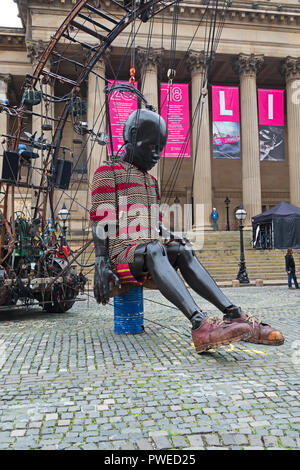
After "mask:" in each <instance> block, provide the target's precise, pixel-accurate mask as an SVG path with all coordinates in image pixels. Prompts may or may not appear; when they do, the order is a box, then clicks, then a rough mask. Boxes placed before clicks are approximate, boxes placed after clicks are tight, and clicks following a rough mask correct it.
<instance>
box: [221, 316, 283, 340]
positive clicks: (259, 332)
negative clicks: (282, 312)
mask: <svg viewBox="0 0 300 470" xmlns="http://www.w3.org/2000/svg"><path fill="white" fill-rule="evenodd" d="M224 321H225V323H228V324H229V325H233V324H239V325H242V324H246V325H250V326H252V329H253V334H252V335H251V336H250V338H248V339H245V338H244V340H243V341H248V342H249V343H256V344H267V345H269V346H280V345H281V344H283V343H284V337H283V334H282V333H281V332H280V331H278V330H276V329H275V328H272V327H271V326H270V325H268V324H267V323H262V322H261V321H259V320H257V319H256V318H255V317H254V316H253V315H249V316H248V315H246V314H245V313H242V314H241V316H240V318H229V317H227V316H226V315H224Z"/></svg>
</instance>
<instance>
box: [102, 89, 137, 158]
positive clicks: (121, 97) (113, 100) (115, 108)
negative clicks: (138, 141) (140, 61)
mask: <svg viewBox="0 0 300 470" xmlns="http://www.w3.org/2000/svg"><path fill="white" fill-rule="evenodd" d="M123 83H125V84H127V85H128V82H127V81H124V80H118V81H115V82H111V83H110V84H109V88H111V86H112V85H119V84H123ZM135 87H137V83H135ZM137 107H138V103H137V96H136V95H131V94H130V93H120V92H119V91H114V92H112V93H111V95H109V116H110V122H111V131H112V141H113V151H114V154H116V153H117V151H118V150H119V149H120V148H121V146H122V145H123V143H124V141H123V127H124V124H125V122H126V120H127V118H128V116H129V115H130V114H131V113H133V111H135V110H136V109H137ZM108 135H109V130H108ZM108 152H109V155H111V148H110V145H108Z"/></svg>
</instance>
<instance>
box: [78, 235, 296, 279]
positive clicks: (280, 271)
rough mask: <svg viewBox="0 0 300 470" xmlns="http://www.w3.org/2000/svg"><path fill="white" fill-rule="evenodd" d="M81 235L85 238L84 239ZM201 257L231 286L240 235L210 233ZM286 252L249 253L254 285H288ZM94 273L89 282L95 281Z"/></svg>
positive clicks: (215, 275) (248, 259)
mask: <svg viewBox="0 0 300 470" xmlns="http://www.w3.org/2000/svg"><path fill="white" fill-rule="evenodd" d="M72 235H73V237H72V241H71V245H72V247H73V249H74V250H75V249H78V248H81V247H82V239H83V238H82V232H80V231H78V233H74V232H73V234H72ZM80 235H81V237H80ZM244 235H245V239H246V240H248V241H249V240H250V239H251V234H250V233H249V232H245V234H244ZM196 254H197V257H198V258H199V260H200V261H201V263H202V264H203V266H204V267H205V268H206V269H207V270H208V272H209V273H210V274H211V276H212V277H213V278H214V279H215V280H216V281H217V282H226V281H228V282H231V281H232V280H233V279H236V276H237V273H238V270H239V262H240V245H239V233H238V232H210V233H208V234H205V244H204V248H203V249H202V250H199V251H197V252H196ZM285 254H286V250H254V249H253V248H248V247H247V248H246V249H245V259H246V269H247V273H248V277H249V279H250V280H251V281H254V282H255V280H256V279H263V280H270V281H276V280H282V281H284V282H285V281H286V279H287V275H286V271H285V260H284V256H285ZM89 255H90V258H89V262H92V261H93V259H94V253H93V248H92V245H91V247H89V248H88V250H87V252H86V254H85V259H87V257H89ZM299 256H300V250H295V252H294V259H295V262H296V270H297V271H296V272H297V273H298V272H299V271H298V269H299V267H300V263H299ZM92 275H93V273H90V275H89V278H90V279H92Z"/></svg>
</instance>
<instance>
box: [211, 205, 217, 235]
mask: <svg viewBox="0 0 300 470" xmlns="http://www.w3.org/2000/svg"><path fill="white" fill-rule="evenodd" d="M210 217H211V221H212V224H213V228H214V230H219V226H218V219H219V213H218V211H217V209H216V208H215V207H214V208H213V210H212V213H211V214H210Z"/></svg>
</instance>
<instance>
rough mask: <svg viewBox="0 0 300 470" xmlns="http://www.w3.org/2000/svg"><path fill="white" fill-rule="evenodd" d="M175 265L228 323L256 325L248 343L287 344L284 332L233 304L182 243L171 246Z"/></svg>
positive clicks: (172, 259)
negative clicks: (248, 314)
mask: <svg viewBox="0 0 300 470" xmlns="http://www.w3.org/2000/svg"><path fill="white" fill-rule="evenodd" d="M167 253H168V257H169V260H170V262H171V264H172V265H173V266H174V267H175V268H179V269H180V272H181V274H182V276H183V277H184V279H185V280H186V282H187V283H188V284H189V286H190V287H191V288H192V289H193V290H194V291H195V292H197V293H198V294H199V295H201V297H203V298H205V299H206V300H208V301H209V302H211V303H212V304H213V305H215V306H216V307H217V308H218V309H219V310H221V312H223V313H224V320H225V321H226V322H227V323H229V324H233V323H247V324H249V325H251V326H252V328H253V333H252V335H251V336H250V337H249V338H244V339H245V340H246V341H249V342H251V343H256V344H268V345H272V346H279V345H281V344H283V343H284V338H283V335H282V333H281V332H280V331H278V330H276V329H275V328H272V327H271V326H270V325H268V324H265V323H262V322H260V321H258V320H256V319H255V318H254V317H248V316H247V315H246V314H245V313H242V312H241V309H240V307H237V306H235V305H233V304H232V303H231V302H230V300H228V299H227V297H226V296H225V295H224V294H223V292H222V291H221V290H220V289H219V287H218V286H217V285H216V283H215V281H214V280H213V279H212V277H211V276H210V275H209V274H208V272H207V271H206V269H205V268H204V267H203V266H202V264H201V263H199V261H198V260H197V258H196V256H195V254H194V253H193V251H192V250H190V249H188V248H187V247H185V246H183V245H180V244H173V245H169V246H168V247H167Z"/></svg>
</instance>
